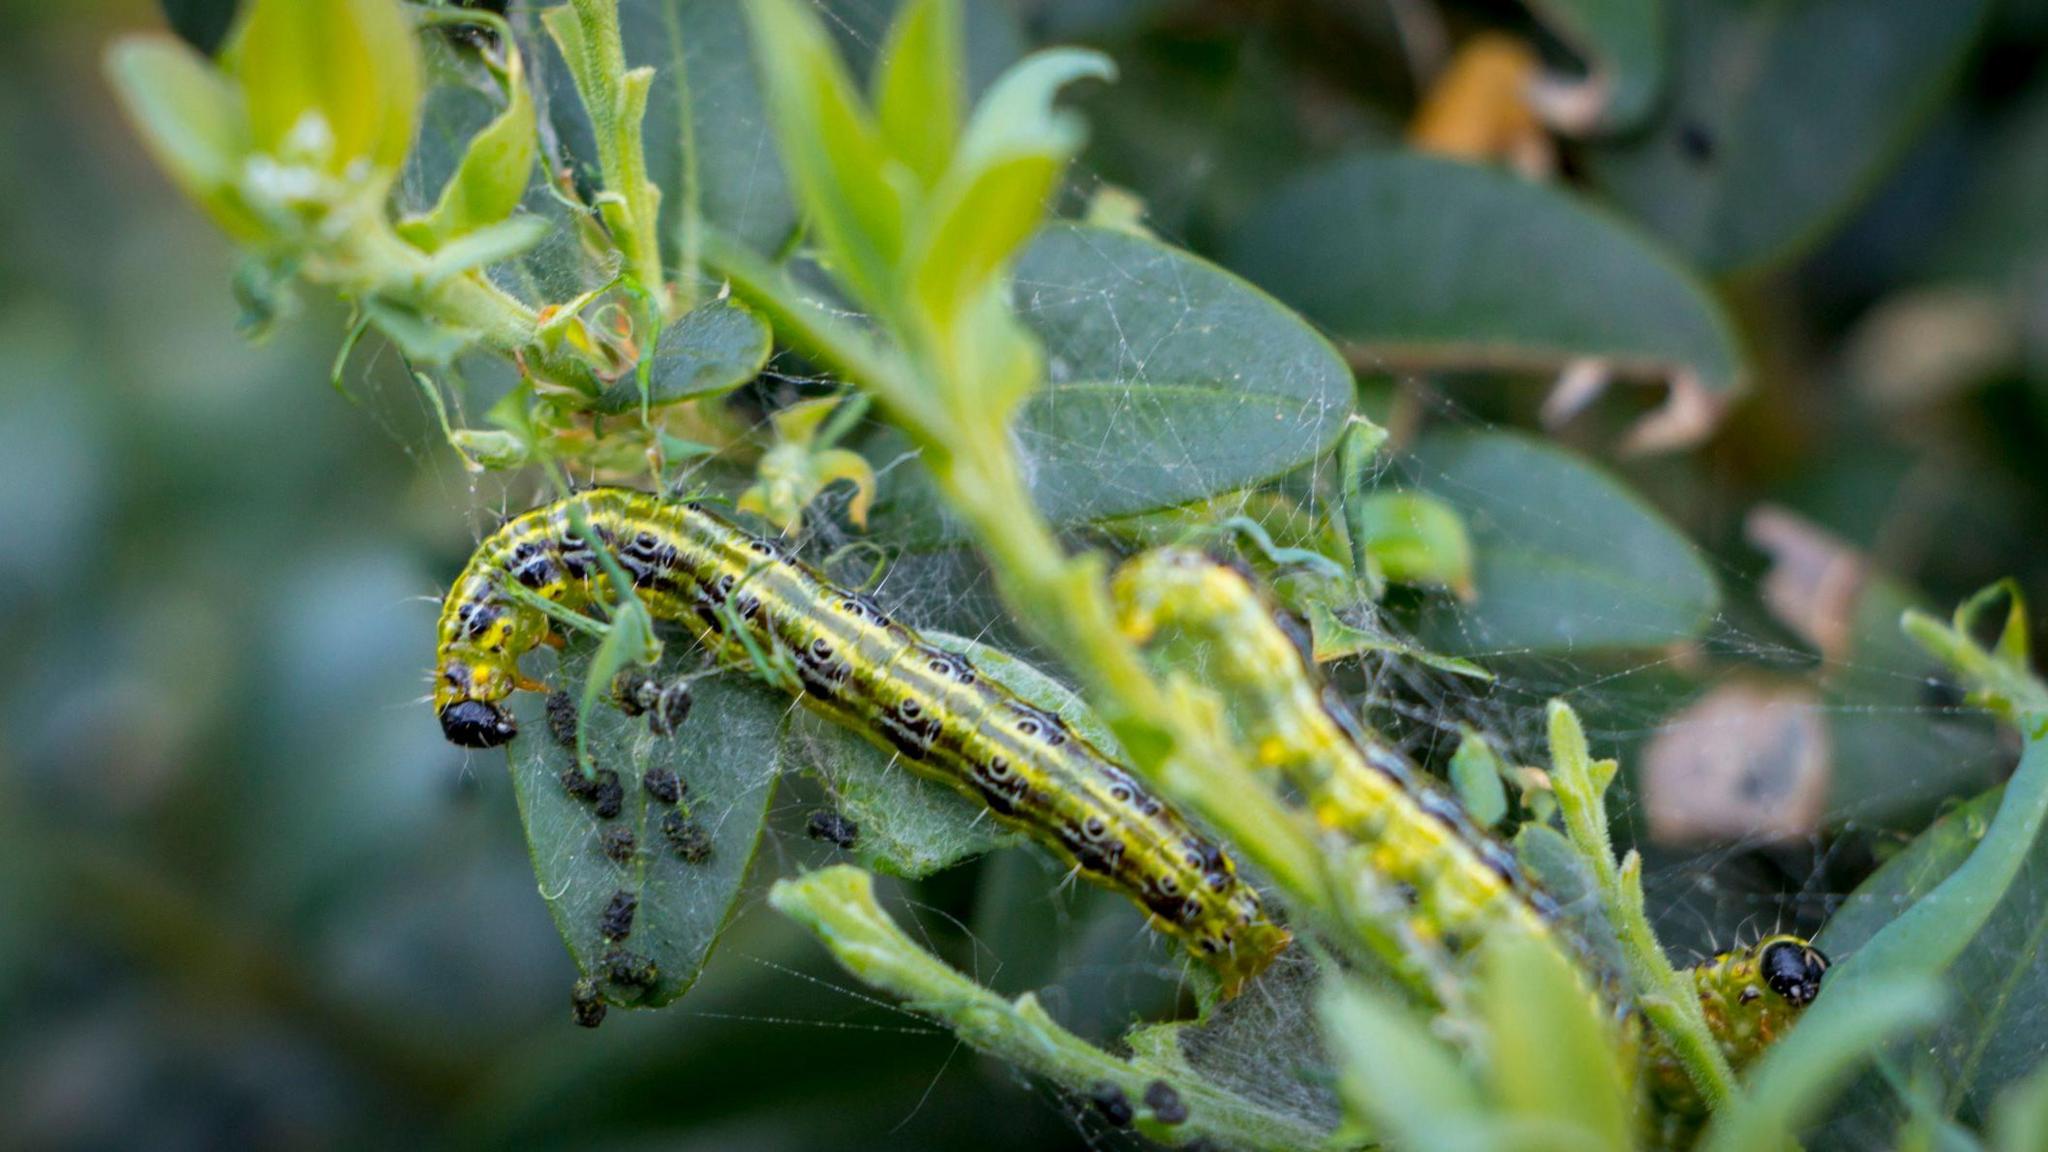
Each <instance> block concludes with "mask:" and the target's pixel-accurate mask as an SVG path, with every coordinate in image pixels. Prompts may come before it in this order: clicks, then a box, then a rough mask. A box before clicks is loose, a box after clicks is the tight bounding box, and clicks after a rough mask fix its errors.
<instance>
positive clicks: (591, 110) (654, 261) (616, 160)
mask: <svg viewBox="0 0 2048 1152" xmlns="http://www.w3.org/2000/svg"><path fill="white" fill-rule="evenodd" d="M541 22H542V23H543V24H544V25H546V27H547V30H548V35H549V36H551V37H553V39H554V41H555V47H556V48H557V49H559V50H560V51H561V54H562V59H563V60H564V61H565V62H566V63H567V64H568V66H569V75H570V78H571V79H572V80H573V81H575V84H576V94H577V96H578V98H580V99H581V100H582V102H583V110H584V112H585V113H586V114H588V115H589V117H590V127H591V132H592V134H593V135H594V136H595V138H596V141H597V157H598V167H599V168H600V169H602V171H603V175H604V191H603V193H602V194H601V195H600V196H599V198H598V212H599V214H600V215H602V216H603V218H604V222H605V226H606V227H607V228H609V229H610V230H611V233H612V236H613V237H614V238H615V239H616V241H617V242H618V246H619V249H620V251H621V252H623V253H624V254H625V258H626V266H627V270H628V271H629V272H631V273H632V275H634V276H635V277H637V278H638V279H639V280H640V282H641V284H642V285H644V286H645V287H647V288H648V289H649V290H650V291H651V290H653V289H654V288H656V287H658V286H659V285H660V284H661V283H662V280H663V272H662V265H661V244H660V238H659V235H658V229H659V227H660V212H661V190H660V189H659V188H658V187H657V186H656V185H655V184H654V183H653V181H651V180H649V179H648V178H647V155H646V150H645V147H644V146H643V142H642V139H641V125H642V123H643V122H644V121H645V120H646V118H647V95H648V92H649V90H650V89H651V87H652V86H653V83H654V70H653V69H652V68H634V69H631V70H628V69H627V67H626V55H625V48H624V46H623V45H622V44H621V42H620V38H619V18H618V10H617V6H616V3H615V0H575V2H574V3H573V4H569V5H563V6H561V7H557V8H551V9H549V10H548V11H547V12H546V13H544V14H542V16H541Z"/></svg>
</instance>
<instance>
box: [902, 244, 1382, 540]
mask: <svg viewBox="0 0 2048 1152" xmlns="http://www.w3.org/2000/svg"><path fill="white" fill-rule="evenodd" d="M1012 279H1013V281H1014V283H1015V289H1014V292H1015V296H1016V303H1017V309H1018V313H1019V316H1020V318H1021V319H1022V320H1023V321H1024V323H1025V324H1026V325H1027V326H1028V327H1029V328H1030V329H1031V330H1032V331H1033V332H1034V333H1035V334H1036V335H1037V337H1038V339H1039V341H1040V342H1041V343H1042V344H1043V345H1044V348H1045V357H1046V366H1047V381H1046V385H1045V387H1044V388H1042V389H1040V390H1039V391H1038V392H1036V393H1034V394H1033V395H1032V396H1031V398H1030V400H1029V401H1028V402H1027V403H1026V404H1025V405H1024V407H1023V409H1022V411H1021V412H1020V414H1019V417H1018V421H1017V438H1018V442H1019V444H1020V446H1021V448H1022V450H1023V452H1024V455H1025V458H1026V460H1027V462H1028V463H1029V465H1030V469H1031V471H1030V478H1031V486H1032V494H1033V496H1034V497H1035V498H1036V499H1037V501H1038V506H1039V508H1040V509H1042V510H1043V511H1044V512H1045V514H1046V516H1047V517H1048V518H1050V519H1051V520H1052V521H1053V522H1054V523H1056V524H1077V523H1086V522H1090V521H1097V520H1104V519H1109V518H1112V517H1117V516H1127V515H1132V514H1135V513H1139V512H1150V511H1154V510H1156V509H1159V508H1166V507H1171V506H1173V505H1176V504H1184V503H1187V502H1189V501H1192V500H1198V499H1201V498H1203V497H1205V496H1210V495H1214V494H1216V493H1219V492H1227V491H1232V490H1235V489H1239V488H1243V487H1246V486H1248V485H1250V484H1253V483H1255V482H1257V481H1260V480H1265V479H1268V478H1270V477H1273V476H1277V475H1280V474H1282V473H1285V472H1289V471H1292V470H1293V469H1295V468H1297V467H1299V466H1301V465H1302V464H1305V463H1307V462H1309V461H1311V460H1313V459H1315V458H1316V457H1317V456H1319V455H1321V454H1322V453H1323V451H1325V450H1326V449H1327V448H1328V447H1329V446H1330V445H1331V444H1332V443H1334V442H1335V441H1336V439H1337V437H1338V436H1339V435H1341V434H1342V433H1343V431H1344V429H1345V427H1346V421H1347V420H1348V419H1349V417H1350V414H1351V402H1352V384H1351V373H1350V371H1349V369H1347V368H1346V367H1345V366H1344V362H1343V361H1342V360H1341V359H1339V358H1338V357H1337V355H1336V353H1335V352H1333V351H1332V350H1331V348H1330V346H1329V345H1328V344H1326V343H1325V342H1324V341H1323V340H1322V338H1321V337H1319V336H1317V335H1316V333H1315V330H1314V329H1312V328H1310V327H1309V326H1308V325H1307V324H1305V323H1303V322H1302V320H1301V319H1300V317H1297V316H1295V315H1294V314H1293V313H1291V312H1289V311H1287V309H1285V308H1283V307H1280V306H1279V305H1278V304H1276V303H1274V302H1273V301H1272V300H1271V299H1270V298H1268V297H1267V296H1266V295H1264V294H1263V293H1261V292H1259V291H1258V290H1257V289H1255V288H1253V287H1251V286H1250V285H1248V284H1245V283H1244V282H1243V281H1241V280H1239V279H1237V278H1236V277H1234V276H1232V275H1230V274H1229V273H1227V272H1225V271H1223V270H1222V269H1219V268H1217V267H1215V266H1213V265H1211V264H1208V263H1206V262H1204V261H1202V260H1199V259H1197V258H1196V257H1193V256H1190V255H1188V254H1187V253H1185V252H1182V251H1180V250H1179V249H1176V248H1173V247H1170V246H1168V245H1164V244H1161V243H1158V242H1157V241H1153V240H1148V239H1146V238H1143V237H1139V236H1132V235H1130V234H1128V233H1124V232H1115V231H1109V230H1105V229H1099V228H1087V227H1075V226H1071V225H1054V226H1052V227H1050V228H1047V229H1046V230H1045V231H1043V232H1041V233H1040V234H1039V235H1038V237H1037V239H1035V240H1034V241H1033V242H1032V244H1031V246H1030V247H1029V248H1028V249H1026V250H1025V252H1024V255H1023V257H1022V258H1021V259H1019V260H1018V262H1017V265H1016V268H1015V270H1014V272H1013V275H1012ZM892 443H894V444H899V445H900V441H895V440H894V439H893V437H891V438H882V439H881V440H880V441H879V442H878V443H876V444H873V445H870V447H869V450H868V453H867V455H868V457H869V458H870V459H873V460H877V461H880V460H887V459H890V458H892V457H893V456H894V455H895V454H896V452H895V451H893V450H891V448H890V445H891V444H892ZM876 521H877V526H876V531H877V533H878V534H880V533H885V532H886V533H888V534H887V535H885V536H884V538H885V539H890V540H898V541H902V542H904V543H906V544H911V545H923V546H927V547H928V546H932V545H937V544H943V543H946V542H948V541H952V540H957V539H959V538H960V537H961V536H962V535H963V532H962V529H961V527H960V526H959V525H958V524H957V523H954V522H952V521H951V520H950V518H949V517H947V516H945V515H944V514H943V513H942V511H941V509H940V506H939V504H938V502H937V497H936V496H935V495H934V494H933V492H932V489H931V486H930V481H929V479H928V477H927V476H926V475H925V473H924V472H923V471H922V470H921V469H917V468H912V467H899V468H896V469H894V470H892V471H890V472H889V473H888V474H887V476H886V478H885V480H884V493H883V500H882V501H881V503H880V504H879V505H878V507H877V509H876Z"/></svg>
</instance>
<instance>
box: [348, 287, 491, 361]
mask: <svg viewBox="0 0 2048 1152" xmlns="http://www.w3.org/2000/svg"><path fill="white" fill-rule="evenodd" d="M362 307H363V314H364V315H365V316H368V317H369V318H370V321H371V323H373V324H375V325H376V326H377V331H379V332H382V333H383V334H384V335H385V336H386V337H387V338H389V339H390V341H391V342H392V343H393V344H396V345H398V348H399V350H400V351H402V352H404V353H405V354H406V356H407V357H409V358H410V359H412V360H414V361H416V362H417V363H420V364H427V365H441V364H446V363H448V362H449V361H451V360H453V359H455V358H456V357H457V356H459V355H461V354H462V353H463V352H464V351H465V350H467V349H468V348H469V346H470V345H472V344H474V343H476V341H477V335H478V334H477V333H476V332H474V331H471V330H470V329H467V328H456V327H451V326H449V325H447V324H444V323H442V322H441V321H439V320H436V319H433V318H432V317H429V316H425V315H422V314H421V313H420V312H418V311H417V310H415V309H413V308H411V307H409V306H407V305H405V304H403V303H401V302H399V301H395V300H390V299H386V298H384V297H381V296H372V297H370V298H368V299H366V300H364V301H363V303H362Z"/></svg>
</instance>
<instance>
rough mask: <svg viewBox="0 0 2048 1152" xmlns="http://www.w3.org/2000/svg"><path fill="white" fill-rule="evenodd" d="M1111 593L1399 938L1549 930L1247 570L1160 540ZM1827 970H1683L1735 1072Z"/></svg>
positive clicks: (1745, 962) (1729, 964) (1669, 1105)
mask: <svg viewBox="0 0 2048 1152" xmlns="http://www.w3.org/2000/svg"><path fill="white" fill-rule="evenodd" d="M1112 592H1113V594H1114V596H1115V600H1116V607H1117V615H1118V619H1119V621H1120V623H1121V625H1122V627H1123V629H1124V631H1125V633H1126V634H1127V635H1128V636H1130V638H1131V639H1132V640H1134V641H1136V642H1138V643H1141V644H1145V645H1148V646H1154V647H1157V646H1162V645H1171V644H1179V645H1182V649H1181V650H1180V651H1179V652H1177V653H1175V655H1177V656H1178V657H1179V659H1178V660H1177V661H1175V663H1177V664H1178V665H1180V666H1184V667H1188V668H1199V669H1200V679H1201V680H1202V681H1203V682H1204V683H1206V684H1208V685H1209V686H1211V687H1212V688H1214V689H1217V690H1218V692H1219V695H1220V697H1221V698H1222V699H1223V700H1224V701H1225V702H1226V703H1227V706H1228V713H1229V716H1230V720H1231V723H1232V725H1233V727H1234V728H1235V729H1236V732H1237V735H1238V737H1239V739H1240V740H1241V741H1242V742H1243V743H1244V745H1245V746H1246V747H1247V748H1249V749H1250V750H1251V753H1252V755H1253V758H1254V762H1255V763H1256V764H1257V765H1258V766H1259V767H1260V768H1262V769H1265V770H1269V771H1273V772H1277V773H1278V774H1280V775H1281V776H1283V777H1285V778H1286V779H1287V780H1288V781H1289V782H1290V783H1291V784H1292V785H1293V786H1294V788H1295V790H1296V791H1297V792H1299V793H1300V795H1301V796H1302V799H1303V801H1304V803H1305V804H1306V805H1307V806H1308V808H1309V810H1310V811H1311V812H1312V813H1313V814H1314V815H1315V817H1316V820H1317V822H1318V823H1320V824H1321V825H1322V826H1323V827H1325V828H1327V829H1329V830H1330V831H1331V832H1332V833H1334V834H1336V836H1337V837H1339V839H1340V841H1341V842H1343V843H1347V844H1349V845H1351V846H1352V847H1351V848H1350V849H1349V858H1351V859H1353V860H1354V861H1355V864H1356V866H1358V867H1360V868H1361V869H1362V870H1364V871H1367V872H1370V873H1371V874H1372V875H1373V876H1374V877H1375V878H1376V879H1378V880H1380V881H1382V882H1385V883H1387V884H1389V885H1391V886H1393V887H1395V888H1396V889H1397V890H1399V891H1400V892H1402V893H1403V894H1405V895H1406V896H1407V898H1408V899H1407V901H1406V902H1405V903H1404V905H1403V908H1404V912H1403V913H1402V916H1403V919H1404V920H1405V922H1406V926H1407V927H1408V928H1409V929H1410V931H1411V933H1412V936H1411V938H1412V939H1417V940H1420V941H1422V942H1424V943H1425V944H1426V945H1427V946H1430V947H1436V946H1444V947H1446V948H1448V949H1450V950H1452V951H1456V950H1458V949H1460V948H1461V947H1464V946H1469V945H1471V944H1474V943H1477V942H1478V941H1479V940H1480V939H1482V938H1483V937H1484V936H1485V934H1486V933H1487V932H1489V931H1491V930H1493V929H1496V928H1509V929H1512V930H1518V931H1525V932H1537V933H1542V932H1553V931H1563V929H1562V927H1561V926H1560V925H1559V924H1558V909H1557V907H1556V906H1555V904H1554V903H1553V902H1552V901H1551V900H1550V898H1549V897H1548V896H1547V895H1546V894H1545V893H1544V892H1543V891H1542V890H1541V889H1539V888H1537V887H1536V886H1535V885H1534V884H1532V883H1531V882H1530V881H1529V880H1528V879H1527V877H1525V876H1524V875H1523V873H1522V870H1521V868H1520V866H1519V864H1518V863H1517V861H1516V859H1515V857H1514V855H1513V853H1511V852H1509V851H1508V850H1507V848H1506V847H1505V846H1504V845H1502V844H1501V843H1500V842H1499V841H1497V840H1495V839H1493V838H1492V837H1491V836H1490V835H1488V834H1487V833H1485V832H1483V831H1482V830H1480V829H1479V828H1478V827H1477V826H1476V825H1474V824H1473V823H1472V821H1471V820H1470V818H1468V817H1467V816H1466V814H1465V812H1464V810H1463V808H1462V807H1461V806H1460V805H1459V804H1458V803H1457V802H1456V801H1455V800H1453V799H1452V798H1451V797H1450V796H1449V795H1448V794H1446V793H1445V792H1443V791H1441V790H1440V789H1438V788H1436V787H1434V786H1433V784H1432V782H1431V781H1429V780H1428V779H1427V778H1425V777H1424V776H1423V774H1422V773H1421V770H1420V769H1418V768H1417V767H1416V766H1415V765H1414V764H1413V763H1411V762H1410V761H1409V760H1408V758H1407V757H1406V756H1404V755H1402V754H1401V753H1400V752H1399V751H1398V750H1396V749H1395V748H1393V747H1392V746H1390V745H1389V744H1387V743H1386V741H1384V740H1383V739H1381V738H1379V737H1378V736H1377V735H1375V734H1374V733H1372V732H1371V731H1369V730H1367V729H1366V728H1364V727H1363V726H1362V725H1361V724H1360V723H1359V722H1358V720H1357V718H1356V717H1355V716H1354V715H1353V714H1352V712H1351V710H1350V708H1349V706H1348V705H1347V704H1346V703H1345V702H1344V701H1343V699H1342V698H1340V697H1339V696H1337V695H1336V694H1335V693H1334V692H1333V691H1332V690H1331V689H1330V688H1329V686H1328V685H1327V684H1325V683H1324V682H1323V679H1322V677H1321V674H1320V673H1319V671H1318V669H1317V667H1316V663H1315V660H1314V659H1313V657H1312V656H1311V655H1310V644H1309V641H1308V638H1307V637H1306V636H1304V635H1302V634H1301V632H1300V630H1299V628H1298V627H1296V626H1295V625H1294V623H1293V621H1292V619H1291V618H1290V617H1289V616H1288V615H1287V614H1286V613H1285V612H1283V611H1280V610H1279V609H1278V608H1277V607H1276V606H1275V605H1274V604H1273V603H1272V601H1271V599H1270V598H1269V597H1268V596H1267V595H1266V594H1265V593H1264V591H1263V589H1262V588H1261V587H1260V585H1259V584H1258V582H1257V581H1256V580H1254V579H1253V578H1252V577H1251V575H1250V573H1248V572H1246V571H1244V570H1243V569H1241V568H1239V567H1236V566H1234V565H1232V564H1227V563H1223V562H1219V561H1217V560H1215V559H1212V558H1210V557H1209V556H1207V555H1204V554H1202V553H1200V552H1193V551H1188V550H1184V549H1177V548H1162V549H1157V550H1154V551H1151V552H1147V553H1145V554H1143V555H1140V556H1138V557H1136V558H1134V559H1132V560H1131V561H1129V562H1127V563H1126V564H1125V565H1124V566H1123V567H1122V568H1121V569H1119V570H1118V572H1117V575H1116V579H1115V582H1114V584H1113V586H1112ZM1575 950H1576V951H1580V952H1581V953H1582V954H1583V953H1584V952H1585V950H1584V949H1575ZM1827 969H1828V958H1827V957H1826V956H1825V955H1824V954H1822V953H1821V951H1820V950H1819V949H1817V948H1815V947H1813V946H1812V945H1811V944H1810V943H1808V942H1807V941H1806V940H1804V939H1802V938H1800V937H1797V936H1772V937H1769V938H1766V939H1764V940H1760V941H1758V942H1757V943H1755V944H1753V945H1751V946H1749V947H1747V948H1740V949H1736V950H1733V951H1729V952H1723V953H1721V954H1719V955H1717V956H1715V957H1714V958H1713V959H1712V960H1709V961H1707V962H1706V963H1703V964H1699V965H1696V966H1694V967H1693V968H1691V969H1689V970H1687V973H1686V974H1687V975H1688V976H1689V977H1690V979H1691V983H1692V986H1693V989H1694V992H1695V993H1696V994H1697V995H1698V997H1699V1000H1700V1006H1701V1009H1702V1011H1703V1013H1704V1015H1705V1017H1706V1020H1707V1024H1708V1027H1709V1028H1710V1029H1711V1030H1712V1031H1713V1033H1714V1037H1715V1040H1716V1042H1717V1043H1718V1044H1719V1045H1720V1047H1721V1050H1722V1053H1723V1054H1724V1055H1725V1056H1726V1057H1727V1058H1728V1061H1729V1063H1730V1064H1731V1065H1732V1066H1733V1067H1735V1068H1738V1069H1740V1068H1742V1067H1745V1066H1746V1065H1748V1064H1749V1063H1750V1062H1751V1061H1753V1060H1754V1059H1755V1058H1756V1057H1757V1056H1758V1055H1760V1054H1761V1053H1762V1052H1763V1051H1764V1050H1765V1049H1766V1048H1768V1047H1769V1046H1770V1045H1771V1044H1772V1043H1773V1042H1774V1041H1775V1040H1776V1039H1777V1038H1778V1037H1779V1036H1781V1035H1782V1034H1783V1033H1784V1032H1785V1031H1786V1030H1787V1029H1789V1028H1790V1027H1791V1025H1792V1022H1793V1020H1795V1019H1796V1018H1797V1017H1798V1015H1799V1014H1800V1012H1802V1011H1803V1010H1804V1009H1805V1008H1806V1006H1807V1005H1808V1004H1810V1003H1812V1001H1813V999H1814V997H1815V996H1817V995H1819V993H1820V986H1821V979H1822V977H1823V976H1824V975H1825V973H1826V972H1827ZM1644 1056H1645V1061H1646V1064H1645V1066H1646V1069H1647V1071H1648V1073H1649V1076H1650V1083H1651V1086H1652V1088H1653V1090H1654V1091H1655V1092H1656V1094H1657V1096H1658V1098H1659V1099H1660V1101H1661V1102H1662V1103H1663V1104H1664V1106H1665V1109H1666V1111H1667V1112H1676V1113H1680V1114H1684V1113H1690V1112H1693V1111H1696V1110H1698V1109H1700V1108H1701V1107H1703V1105H1702V1104H1701V1102H1700V1100H1699V1097H1698V1095H1697V1094H1696V1093H1695V1092H1694V1090H1693V1088H1692V1085H1691V1083H1690V1082H1689V1081H1688V1080H1687V1078H1686V1075H1685V1072H1684V1070H1683V1068H1682V1066H1681V1065H1680V1063H1679V1062H1678V1060H1677V1058H1676V1056H1675V1054H1673V1053H1672V1052H1671V1051H1670V1050H1669V1049H1668V1048H1667V1047H1665V1046H1664V1045H1662V1044H1661V1043H1658V1042H1656V1040H1655V1039H1654V1038H1653V1040H1652V1043H1651V1044H1650V1045H1649V1047H1648V1048H1647V1049H1646V1050H1645V1052H1644Z"/></svg>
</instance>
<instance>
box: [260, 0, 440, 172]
mask: <svg viewBox="0 0 2048 1152" xmlns="http://www.w3.org/2000/svg"><path fill="white" fill-rule="evenodd" d="M231 70H232V71H233V72H234V73H235V75H236V77H237V78H238V79H239V80H240V81H241V85H242V96H243V99H244V100H245V101H246V102H247V105H248V109H249V126H250V134H251V138H252V139H253V141H254V143H255V146H256V148H257V149H259V150H261V151H263V152H267V153H270V154H272V155H277V156H288V157H294V158H300V159H303V160H306V161H311V162H315V163H316V164H317V165H318V166H319V167H321V168H324V169H325V170H326V171H327V172H329V173H333V174H337V175H338V174H344V173H347V172H348V171H349V169H350V167H351V166H352V165H355V164H357V163H359V162H363V161H367V162H368V164H369V166H370V168H371V170H372V171H373V172H379V173H386V174H391V173H396V172H397V171H398V166H399V165H400V164H401V163H402V162H404V160H405V153H406V150H407V149H409V148H410V147H412V133H413V125H414V122H415V120H416V117H417V115H418V106H419V97H420V78H419V72H420V65H419V51H418V49H417V47H416V46H415V45H414V44H413V39H412V22H411V21H409V20H407V19H406V17H405V14H404V13H403V12H401V11H400V10H399V6H398V3H397V0H255V2H254V3H253V4H252V5H251V6H250V9H249V15H248V19H247V21H246V22H245V23H244V24H243V26H242V31H241V35H240V38H239V39H238V40H237V41H236V42H235V44H234V47H233V49H232V69H231Z"/></svg>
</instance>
